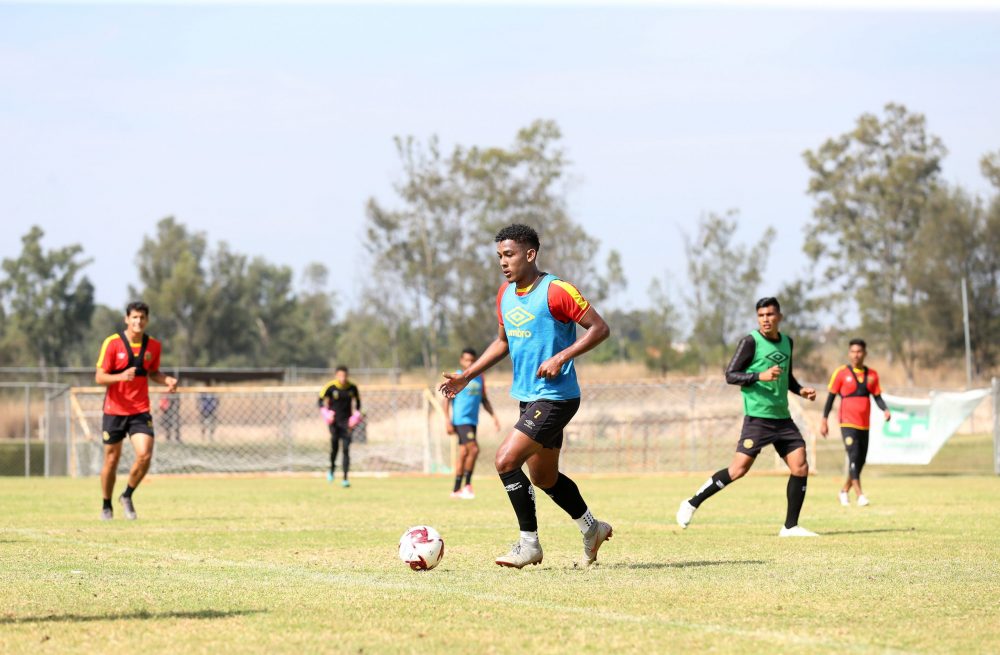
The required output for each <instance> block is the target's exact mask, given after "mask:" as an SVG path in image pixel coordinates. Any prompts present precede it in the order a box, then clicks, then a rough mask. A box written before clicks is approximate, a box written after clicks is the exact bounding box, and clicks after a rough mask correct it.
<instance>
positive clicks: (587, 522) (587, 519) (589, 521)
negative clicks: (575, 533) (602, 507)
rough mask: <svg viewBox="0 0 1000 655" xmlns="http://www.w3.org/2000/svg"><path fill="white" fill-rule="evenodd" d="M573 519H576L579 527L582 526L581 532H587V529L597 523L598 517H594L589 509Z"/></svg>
mask: <svg viewBox="0 0 1000 655" xmlns="http://www.w3.org/2000/svg"><path fill="white" fill-rule="evenodd" d="M573 520H574V521H576V525H577V527H578V528H580V532H582V533H584V534H586V533H587V530H589V529H590V526H592V525H594V524H595V523H597V519H595V518H594V515H593V514H591V513H590V510H589V509H588V510H587V511H586V512H584V513H583V516H581V517H580V518H578V519H573Z"/></svg>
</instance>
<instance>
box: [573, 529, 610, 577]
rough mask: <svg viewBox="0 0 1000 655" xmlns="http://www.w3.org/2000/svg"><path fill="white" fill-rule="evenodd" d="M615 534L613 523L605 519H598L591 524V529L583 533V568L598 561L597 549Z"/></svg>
mask: <svg viewBox="0 0 1000 655" xmlns="http://www.w3.org/2000/svg"><path fill="white" fill-rule="evenodd" d="M613 534H614V530H612V528H611V525H609V524H607V523H605V522H604V521H597V522H595V523H594V525H592V526H590V529H589V530H587V532H586V533H585V534H584V535H583V560H581V564H582V565H583V568H587V567H588V566H590V565H591V564H593V563H594V562H596V561H597V550H598V549H599V548H600V547H601V544H603V543H604V542H605V541H607V540H608V539H610V538H611V536H612V535H613Z"/></svg>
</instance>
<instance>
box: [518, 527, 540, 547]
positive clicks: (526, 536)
mask: <svg viewBox="0 0 1000 655" xmlns="http://www.w3.org/2000/svg"><path fill="white" fill-rule="evenodd" d="M521 541H530V542H531V543H535V544H537V543H538V531H537V530H535V531H534V532H526V531H524V530H521Z"/></svg>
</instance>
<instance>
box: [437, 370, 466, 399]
mask: <svg viewBox="0 0 1000 655" xmlns="http://www.w3.org/2000/svg"><path fill="white" fill-rule="evenodd" d="M441 375H442V377H444V378H445V379H446V380H447V382H442V383H441V386H439V387H438V391H440V392H441V395H442V396H444V397H445V398H454V397H455V396H457V395H458V394H459V393H460V392H461V391H462V389H464V388H465V387H466V386H468V384H469V381H468V380H466V379H465V378H464V377H462V374H461V373H442V374H441Z"/></svg>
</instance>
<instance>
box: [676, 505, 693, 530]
mask: <svg viewBox="0 0 1000 655" xmlns="http://www.w3.org/2000/svg"><path fill="white" fill-rule="evenodd" d="M696 509H698V508H697V507H695V506H694V505H692V504H691V503H689V502H688V501H687V500H682V501H681V506H680V507H678V508H677V525H679V526H681V527H682V528H686V527H688V523H690V522H691V517H692V516H694V512H695V510H696Z"/></svg>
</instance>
